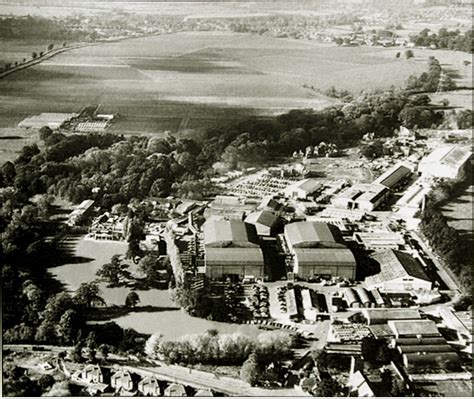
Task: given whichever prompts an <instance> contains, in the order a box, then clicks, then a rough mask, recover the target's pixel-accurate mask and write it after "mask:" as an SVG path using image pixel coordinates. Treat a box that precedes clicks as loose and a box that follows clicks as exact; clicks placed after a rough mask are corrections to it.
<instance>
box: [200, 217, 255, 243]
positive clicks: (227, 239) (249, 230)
mask: <svg viewBox="0 0 474 399" xmlns="http://www.w3.org/2000/svg"><path fill="white" fill-rule="evenodd" d="M204 244H205V245H206V246H211V247H220V248H225V247H237V248H239V247H240V248H248V247H258V237H257V232H256V230H255V226H253V225H251V224H248V223H244V222H241V221H239V220H209V221H207V222H206V223H204Z"/></svg>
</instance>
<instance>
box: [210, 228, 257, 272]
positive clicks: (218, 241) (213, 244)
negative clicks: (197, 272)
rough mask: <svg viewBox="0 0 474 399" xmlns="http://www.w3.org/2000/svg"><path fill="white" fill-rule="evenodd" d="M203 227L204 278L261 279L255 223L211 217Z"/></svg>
mask: <svg viewBox="0 0 474 399" xmlns="http://www.w3.org/2000/svg"><path fill="white" fill-rule="evenodd" d="M203 229H204V260H205V270H206V276H207V277H208V278H211V279H222V278H227V277H229V278H231V279H232V280H235V281H240V280H242V279H243V278H244V277H252V278H257V279H258V278H263V274H264V263H263V254H262V250H261V249H260V246H259V244H258V236H257V231H256V229H255V226H253V225H251V224H247V223H244V222H241V221H237V220H212V221H207V222H206V223H204V226H203Z"/></svg>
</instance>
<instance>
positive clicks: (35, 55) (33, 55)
mask: <svg viewBox="0 0 474 399" xmlns="http://www.w3.org/2000/svg"><path fill="white" fill-rule="evenodd" d="M37 57H38V54H37V53H36V52H35V51H33V52H32V53H31V58H33V59H35V58H37Z"/></svg>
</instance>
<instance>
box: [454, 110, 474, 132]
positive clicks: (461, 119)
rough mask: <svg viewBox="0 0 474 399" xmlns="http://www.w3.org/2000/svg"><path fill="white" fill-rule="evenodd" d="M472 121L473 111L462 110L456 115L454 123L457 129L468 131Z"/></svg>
mask: <svg viewBox="0 0 474 399" xmlns="http://www.w3.org/2000/svg"><path fill="white" fill-rule="evenodd" d="M472 121H474V111H472V110H468V109H466V110H463V111H461V112H459V113H458V114H457V115H456V122H457V124H458V127H459V129H470V128H472V126H473V124H472Z"/></svg>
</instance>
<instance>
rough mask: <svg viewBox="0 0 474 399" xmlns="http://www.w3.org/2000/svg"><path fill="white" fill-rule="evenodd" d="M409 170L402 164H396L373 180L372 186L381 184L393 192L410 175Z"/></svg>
mask: <svg viewBox="0 0 474 399" xmlns="http://www.w3.org/2000/svg"><path fill="white" fill-rule="evenodd" d="M411 173H412V172H411V170H410V168H408V167H407V166H406V165H404V164H403V163H398V164H396V165H394V166H393V167H391V168H390V169H388V170H387V171H386V172H385V173H383V174H382V175H380V176H379V177H378V178H377V179H375V180H374V181H373V182H372V184H381V185H382V186H385V187H387V188H388V189H389V190H392V191H393V190H395V189H396V188H397V187H399V186H400V185H401V184H403V183H404V182H405V181H406V180H407V178H408V177H410V175H411Z"/></svg>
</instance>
